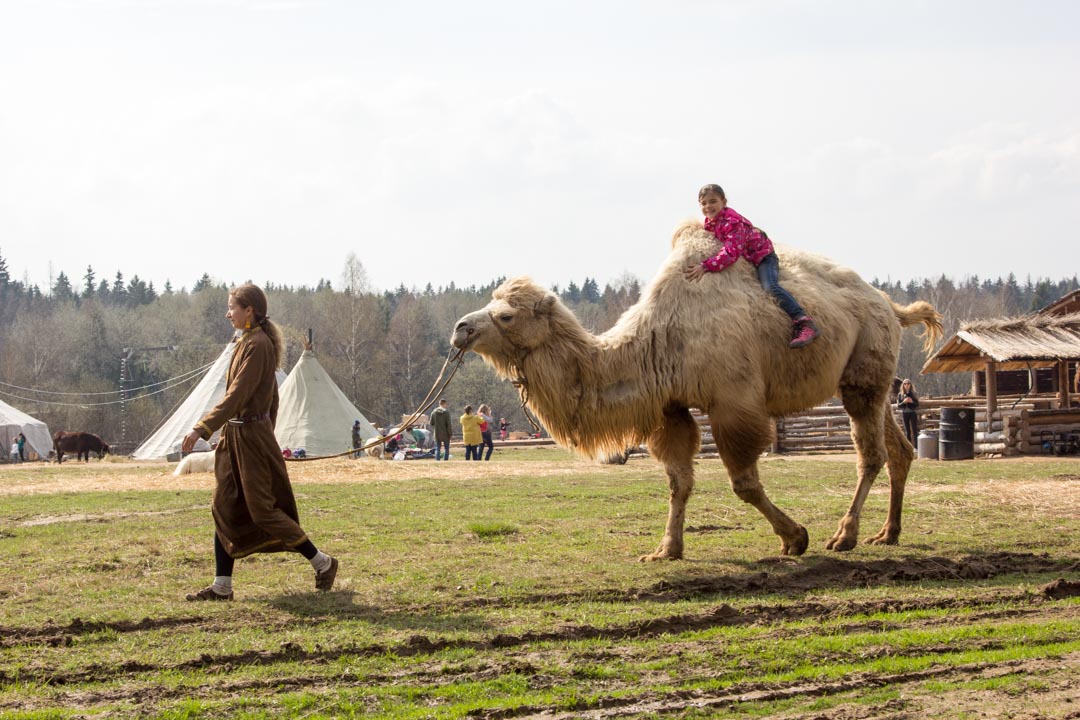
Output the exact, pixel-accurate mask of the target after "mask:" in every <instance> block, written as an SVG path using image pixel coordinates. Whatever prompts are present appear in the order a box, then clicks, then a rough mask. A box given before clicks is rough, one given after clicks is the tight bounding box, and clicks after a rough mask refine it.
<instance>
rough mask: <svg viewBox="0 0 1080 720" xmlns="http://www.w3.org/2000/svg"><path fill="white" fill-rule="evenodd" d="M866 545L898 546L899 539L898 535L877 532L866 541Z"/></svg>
mask: <svg viewBox="0 0 1080 720" xmlns="http://www.w3.org/2000/svg"><path fill="white" fill-rule="evenodd" d="M866 544H867V545H899V544H900V537H899V534H897V535H893V534H891V533H887V532H884V531H882V532H879V533H878V534H877V535H875V536H874V537H872V538H870V539H869V540H867V541H866Z"/></svg>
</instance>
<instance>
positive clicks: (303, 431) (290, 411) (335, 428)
mask: <svg viewBox="0 0 1080 720" xmlns="http://www.w3.org/2000/svg"><path fill="white" fill-rule="evenodd" d="M280 397H281V399H280V402H279V405H278V417H277V425H276V426H275V428H274V434H275V435H277V441H278V444H279V445H281V447H282V448H290V449H292V450H296V449H299V448H303V450H304V452H305V453H307V455H308V456H309V457H317V456H320V455H336V454H338V453H341V452H345V451H346V450H348V449H349V448H351V447H352V426H353V423H354V422H356V421H357V420H359V421H360V437H361V438H363V440H364V442H367V441H368V440H372V439H374V438H376V437H378V434H379V433H378V431H377V430H375V428H374V427H373V426H372V424H371V423H370V422H368V420H367V418H365V417H364V416H363V415H362V414H361V413H360V411H359V410H357V409H356V406H355V405H353V404H352V402H351V401H350V400H349V398H348V397H346V396H345V393H343V392H341V389H340V388H339V387H338V386H337V385H335V384H334V381H333V380H331V379H330V376H329V375H327V374H326V370H324V369H323V366H322V365H320V364H319V361H318V360H316V359H315V353H314V352H312V351H311V350H305V351H304V354H303V355H301V356H300V360H299V362H297V363H296V366H295V367H293V369H292V372H290V373H289V376H288V377H287V378H285V382H283V383H281V389H280Z"/></svg>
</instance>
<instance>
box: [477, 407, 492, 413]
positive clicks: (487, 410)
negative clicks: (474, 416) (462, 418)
mask: <svg viewBox="0 0 1080 720" xmlns="http://www.w3.org/2000/svg"><path fill="white" fill-rule="evenodd" d="M477 412H482V413H484V414H485V415H486V414H487V413H489V412H491V408H489V407H488V406H487V405H481V406H480V408H479V409H478V410H477Z"/></svg>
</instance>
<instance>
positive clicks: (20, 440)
mask: <svg viewBox="0 0 1080 720" xmlns="http://www.w3.org/2000/svg"><path fill="white" fill-rule="evenodd" d="M15 443H16V444H17V445H18V446H19V462H26V436H25V435H23V434H22V433H19V434H18V435H17V436H16V437H15Z"/></svg>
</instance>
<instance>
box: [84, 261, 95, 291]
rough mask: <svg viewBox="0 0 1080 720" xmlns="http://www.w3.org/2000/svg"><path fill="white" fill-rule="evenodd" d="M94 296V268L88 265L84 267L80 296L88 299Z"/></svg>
mask: <svg viewBox="0 0 1080 720" xmlns="http://www.w3.org/2000/svg"><path fill="white" fill-rule="evenodd" d="M93 294H94V268H93V267H91V266H90V265H87V266H86V274H85V275H83V291H82V296H83V297H84V298H88V297H90V296H91V295H93Z"/></svg>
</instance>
